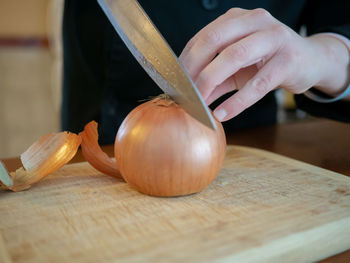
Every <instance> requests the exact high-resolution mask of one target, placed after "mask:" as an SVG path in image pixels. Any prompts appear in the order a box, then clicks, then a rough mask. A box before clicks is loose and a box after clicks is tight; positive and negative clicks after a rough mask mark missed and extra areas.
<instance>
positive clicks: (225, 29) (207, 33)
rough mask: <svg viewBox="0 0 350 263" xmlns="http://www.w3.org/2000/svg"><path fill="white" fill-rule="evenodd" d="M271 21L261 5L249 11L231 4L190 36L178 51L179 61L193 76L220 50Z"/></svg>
mask: <svg viewBox="0 0 350 263" xmlns="http://www.w3.org/2000/svg"><path fill="white" fill-rule="evenodd" d="M272 23H275V20H274V19H273V17H272V16H271V15H270V14H269V13H268V12H267V11H265V10H264V9H255V10H252V11H248V10H243V9H238V8H233V9H231V10H229V11H228V12H227V13H226V14H224V15H222V16H221V17H219V18H218V19H216V20H214V21H213V22H212V23H210V24H209V25H208V26H206V27H205V28H203V29H202V30H201V31H200V32H199V33H198V34H197V35H196V36H195V37H193V39H191V40H190V41H189V43H188V44H187V46H186V47H185V49H184V50H183V52H182V54H181V55H180V61H181V62H182V64H183V65H184V67H185V68H186V70H187V71H188V73H189V74H190V76H191V77H192V79H194V80H195V79H196V77H197V75H198V74H199V72H201V71H202V70H203V68H204V67H205V66H206V65H207V64H209V63H210V61H211V60H212V59H213V58H214V57H215V56H216V55H217V54H218V53H219V52H220V51H221V50H223V49H225V48H226V47H227V46H228V45H230V44H231V43H234V42H236V41H238V40H239V39H241V38H243V37H245V36H247V35H250V34H252V33H254V32H257V31H259V30H262V29H263V28H267V27H269V26H270V25H271V24H272Z"/></svg>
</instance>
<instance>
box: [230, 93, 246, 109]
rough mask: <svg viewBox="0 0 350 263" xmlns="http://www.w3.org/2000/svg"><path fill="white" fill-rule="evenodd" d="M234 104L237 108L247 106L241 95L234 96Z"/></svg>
mask: <svg viewBox="0 0 350 263" xmlns="http://www.w3.org/2000/svg"><path fill="white" fill-rule="evenodd" d="M233 105H235V107H236V108H239V109H242V110H244V109H245V108H247V105H246V103H245V102H244V100H243V99H242V98H241V97H240V96H234V97H233Z"/></svg>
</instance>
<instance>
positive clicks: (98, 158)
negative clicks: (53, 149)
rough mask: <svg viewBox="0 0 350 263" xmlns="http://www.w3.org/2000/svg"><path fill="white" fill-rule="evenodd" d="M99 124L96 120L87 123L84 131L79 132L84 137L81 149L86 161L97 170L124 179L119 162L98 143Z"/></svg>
mask: <svg viewBox="0 0 350 263" xmlns="http://www.w3.org/2000/svg"><path fill="white" fill-rule="evenodd" d="M97 127H98V124H97V122H95V121H91V122H89V123H88V124H86V125H85V127H84V131H82V132H81V133H79V135H80V136H81V138H82V142H81V151H82V154H83V156H84V157H85V159H86V161H87V162H88V163H90V164H91V166H92V167H94V168H95V169H96V170H98V171H100V172H101V173H104V174H106V175H110V176H113V177H117V178H120V179H123V177H122V176H121V174H120V172H119V170H118V167H117V164H116V163H115V162H114V161H113V159H111V158H110V157H108V155H107V154H106V153H105V152H103V151H102V149H101V147H100V146H99V144H98V131H97Z"/></svg>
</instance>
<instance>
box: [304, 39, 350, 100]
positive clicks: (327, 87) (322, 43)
mask: <svg viewBox="0 0 350 263" xmlns="http://www.w3.org/2000/svg"><path fill="white" fill-rule="evenodd" d="M308 40H309V41H310V42H311V43H312V45H313V47H314V50H315V51H316V52H315V56H316V58H317V66H318V67H319V72H318V76H319V78H318V81H317V82H316V83H315V85H314V88H316V89H318V90H320V91H322V92H324V93H326V94H328V95H330V96H337V95H339V94H340V93H342V92H343V91H344V90H345V89H346V87H347V86H348V85H349V83H350V71H349V68H350V50H349V48H348V46H347V44H346V43H344V42H343V41H342V40H341V39H339V38H337V37H334V35H332V34H329V33H323V34H316V35H313V36H310V37H308Z"/></svg>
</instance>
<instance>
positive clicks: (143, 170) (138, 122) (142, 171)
mask: <svg viewBox="0 0 350 263" xmlns="http://www.w3.org/2000/svg"><path fill="white" fill-rule="evenodd" d="M216 125H217V130H216V131H214V130H212V129H210V128H208V127H206V126H205V125H203V124H202V123H200V122H199V121H197V120H195V119H194V118H192V117H191V116H190V115H189V114H187V113H186V112H185V111H184V110H183V109H182V108H181V107H180V106H178V105H177V104H176V103H175V102H173V101H172V100H171V99H170V98H168V97H164V96H160V97H157V98H155V99H153V100H151V101H148V102H145V103H143V104H141V105H140V106H138V107H136V108H135V109H134V110H133V111H131V112H130V113H129V114H128V116H127V117H126V118H125V120H124V121H123V123H122V125H121V126H120V128H119V130H118V133H117V136H116V140H115V145H114V147H115V148H114V151H115V158H116V162H117V166H118V168H119V170H120V172H121V174H122V176H123V178H124V179H125V180H126V182H127V183H129V184H130V185H131V186H132V187H134V188H135V189H136V190H138V191H139V192H141V193H144V194H148V195H153V196H180V195H187V194H192V193H197V192H199V191H201V190H202V189H204V188H205V187H206V186H207V185H208V184H210V183H211V182H212V181H213V180H214V179H215V177H216V176H217V174H218V173H219V170H220V168H221V165H222V163H223V161H224V157H225V152H226V139H225V133H224V130H223V127H222V125H221V123H220V122H218V121H216Z"/></svg>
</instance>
